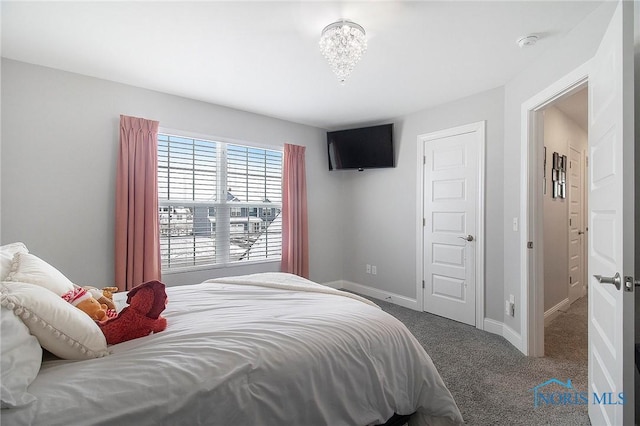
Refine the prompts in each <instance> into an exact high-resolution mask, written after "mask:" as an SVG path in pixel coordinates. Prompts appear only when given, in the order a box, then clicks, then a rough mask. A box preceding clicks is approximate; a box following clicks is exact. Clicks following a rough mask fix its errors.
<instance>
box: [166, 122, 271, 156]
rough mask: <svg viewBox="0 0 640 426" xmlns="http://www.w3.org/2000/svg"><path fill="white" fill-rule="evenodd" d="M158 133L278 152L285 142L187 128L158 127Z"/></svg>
mask: <svg viewBox="0 0 640 426" xmlns="http://www.w3.org/2000/svg"><path fill="white" fill-rule="evenodd" d="M158 133H161V134H163V135H169V136H176V137H183V138H191V139H199V140H204V141H210V142H222V143H229V144H232V145H240V146H248V147H251V148H259V149H266V150H270V151H278V152H283V151H284V144H283V145H273V144H268V143H263V142H254V141H248V140H244V139H233V138H227V137H222V136H214V135H208V134H204V133H197V132H190V131H187V130H179V129H170V128H167V127H158Z"/></svg>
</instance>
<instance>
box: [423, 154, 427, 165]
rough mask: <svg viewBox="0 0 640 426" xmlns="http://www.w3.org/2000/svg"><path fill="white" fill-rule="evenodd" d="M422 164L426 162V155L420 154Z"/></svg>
mask: <svg viewBox="0 0 640 426" xmlns="http://www.w3.org/2000/svg"><path fill="white" fill-rule="evenodd" d="M422 164H427V156H426V155H423V156H422Z"/></svg>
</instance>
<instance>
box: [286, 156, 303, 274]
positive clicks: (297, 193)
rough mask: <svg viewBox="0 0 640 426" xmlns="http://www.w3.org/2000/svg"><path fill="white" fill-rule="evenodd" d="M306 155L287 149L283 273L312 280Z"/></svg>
mask: <svg viewBox="0 0 640 426" xmlns="http://www.w3.org/2000/svg"><path fill="white" fill-rule="evenodd" d="M304 151H305V147H304V146H297V145H289V144H285V145H284V165H283V168H282V265H281V267H280V270H281V271H282V272H289V273H292V274H296V275H299V276H301V277H304V278H309V231H308V222H307V178H306V172H305V163H304Z"/></svg>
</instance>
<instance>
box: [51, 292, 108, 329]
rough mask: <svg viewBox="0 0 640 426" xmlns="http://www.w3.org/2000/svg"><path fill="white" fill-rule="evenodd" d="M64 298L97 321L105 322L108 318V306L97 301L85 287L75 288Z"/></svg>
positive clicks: (64, 295)
mask: <svg viewBox="0 0 640 426" xmlns="http://www.w3.org/2000/svg"><path fill="white" fill-rule="evenodd" d="M62 298H63V299H64V300H66V301H67V302H69V303H71V304H72V305H73V306H75V307H76V308H78V309H80V310H81V311H83V312H84V313H86V314H87V315H89V316H90V317H91V318H93V319H94V320H95V321H104V320H106V319H107V318H108V317H107V309H109V308H108V307H107V305H106V304H104V303H100V302H99V301H98V300H96V299H95V298H94V297H93V295H92V293H91V292H90V291H88V290H87V289H85V288H83V287H75V288H74V289H73V290H70V291H68V292H66V293H65V294H63V295H62Z"/></svg>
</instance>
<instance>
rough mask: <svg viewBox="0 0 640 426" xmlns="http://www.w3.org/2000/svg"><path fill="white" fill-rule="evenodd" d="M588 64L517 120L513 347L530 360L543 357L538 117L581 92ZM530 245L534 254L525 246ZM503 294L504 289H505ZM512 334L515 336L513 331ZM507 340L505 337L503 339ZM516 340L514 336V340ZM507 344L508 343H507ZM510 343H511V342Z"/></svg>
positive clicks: (549, 90) (526, 107) (540, 95)
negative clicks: (517, 227) (517, 293)
mask: <svg viewBox="0 0 640 426" xmlns="http://www.w3.org/2000/svg"><path fill="white" fill-rule="evenodd" d="M589 63H590V61H587V62H585V63H584V64H582V65H581V66H579V67H577V68H576V69H575V70H573V71H572V72H570V73H569V74H567V75H565V76H564V77H562V78H560V79H559V80H558V81H556V82H555V83H553V84H551V85H550V86H549V87H547V88H546V89H544V90H542V91H541V92H539V93H538V94H536V95H535V96H533V97H532V98H530V99H529V100H527V101H526V102H524V103H522V107H521V119H520V130H521V137H520V141H521V144H520V150H521V153H522V155H521V162H520V171H521V174H520V223H521V225H522V226H521V227H520V300H521V301H522V303H521V306H520V312H521V314H520V335H519V338H518V339H514V341H519V342H520V345H519V346H516V347H517V348H518V349H519V350H520V351H521V352H522V353H524V354H525V355H529V356H542V355H544V315H543V310H544V308H543V302H544V300H543V297H544V289H543V283H544V281H543V277H542V275H543V274H542V273H541V272H540V269H541V267H542V265H543V263H542V262H543V261H542V259H543V257H542V255H543V253H542V246H543V239H542V237H543V236H542V226H540V224H539V223H538V224H536V223H535V221H536V220H537V221H541V213H540V209H541V207H542V190H541V188H540V181H541V176H538V173H539V171H538V168H537V162H536V155H535V154H536V153H537V152H536V150H535V149H536V147H537V141H538V140H539V139H538V138H539V137H541V136H540V135H539V133H540V120H539V119H538V113H539V111H540V110H542V109H543V108H544V107H546V106H548V105H550V104H551V103H553V102H554V101H556V100H558V99H559V98H560V97H562V96H565V95H567V94H570V93H572V92H575V91H577V90H580V89H581V88H582V87H584V85H585V84H586V82H587V78H588V74H589V73H588V70H589ZM528 241H533V250H530V249H527V242H528ZM505 290H506V289H505ZM511 331H513V333H515V334H516V335H517V332H515V331H514V330H511ZM505 337H506V336H505ZM513 337H515V336H513ZM508 340H510V339H508ZM510 341H511V340H510Z"/></svg>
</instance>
